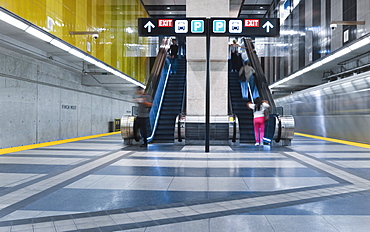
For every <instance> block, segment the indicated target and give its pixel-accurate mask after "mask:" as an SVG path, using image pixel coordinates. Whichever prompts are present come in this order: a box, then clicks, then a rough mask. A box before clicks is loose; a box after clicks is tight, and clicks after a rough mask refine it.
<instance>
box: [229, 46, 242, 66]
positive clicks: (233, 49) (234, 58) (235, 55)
mask: <svg viewBox="0 0 370 232" xmlns="http://www.w3.org/2000/svg"><path fill="white" fill-rule="evenodd" d="M236 42H237V41H236V40H235V39H234V40H233V43H232V44H229V48H230V53H231V72H237V71H238V69H239V68H238V61H239V59H240V56H239V48H240V47H242V46H240V45H239V44H237V43H236Z"/></svg>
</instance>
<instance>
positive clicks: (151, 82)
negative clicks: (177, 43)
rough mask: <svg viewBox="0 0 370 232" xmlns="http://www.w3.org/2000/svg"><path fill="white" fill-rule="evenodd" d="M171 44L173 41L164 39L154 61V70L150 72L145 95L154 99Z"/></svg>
mask: <svg viewBox="0 0 370 232" xmlns="http://www.w3.org/2000/svg"><path fill="white" fill-rule="evenodd" d="M170 42H171V39H169V38H164V39H163V40H162V43H161V46H160V47H159V51H158V54H157V57H156V59H155V61H154V64H153V68H152V70H151V72H150V76H149V78H148V81H147V83H146V88H145V93H146V94H148V95H150V96H152V97H154V95H155V92H156V90H157V86H158V82H159V77H160V75H161V73H162V69H163V67H164V64H165V63H166V58H167V51H168V49H169V44H170Z"/></svg>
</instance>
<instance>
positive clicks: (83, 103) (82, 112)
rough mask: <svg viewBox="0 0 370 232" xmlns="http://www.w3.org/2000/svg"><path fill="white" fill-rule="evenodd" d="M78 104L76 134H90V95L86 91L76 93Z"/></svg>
mask: <svg viewBox="0 0 370 232" xmlns="http://www.w3.org/2000/svg"><path fill="white" fill-rule="evenodd" d="M77 97H78V105H77V114H78V128H77V133H78V136H86V135H90V134H92V133H91V131H92V129H91V125H92V122H91V119H92V115H91V114H92V110H91V103H92V100H91V98H92V97H91V95H89V94H86V93H78V95H77Z"/></svg>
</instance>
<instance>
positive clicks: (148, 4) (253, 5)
mask: <svg viewBox="0 0 370 232" xmlns="http://www.w3.org/2000/svg"><path fill="white" fill-rule="evenodd" d="M272 1H273V0H244V1H243V0H230V17H241V18H245V17H249V16H251V17H260V18H262V17H264V16H265V14H266V12H267V10H268V9H269V8H270V5H271V3H272ZM142 3H143V4H144V7H145V9H146V11H147V12H148V14H149V17H161V16H166V17H168V16H171V15H174V16H176V17H184V18H185V17H186V0H142ZM246 10H250V11H248V12H246ZM170 12H171V13H170Z"/></svg>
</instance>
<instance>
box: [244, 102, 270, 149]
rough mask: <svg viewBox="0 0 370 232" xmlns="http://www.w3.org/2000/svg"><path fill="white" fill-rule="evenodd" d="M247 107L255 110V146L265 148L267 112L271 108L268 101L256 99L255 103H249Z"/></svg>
mask: <svg viewBox="0 0 370 232" xmlns="http://www.w3.org/2000/svg"><path fill="white" fill-rule="evenodd" d="M247 106H248V108H249V109H251V110H253V126H254V137H255V140H256V144H255V146H263V136H264V135H265V110H266V109H268V108H269V107H270V105H269V104H268V102H267V101H265V100H262V99H261V98H260V97H257V98H256V99H254V103H252V102H248V103H247Z"/></svg>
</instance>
